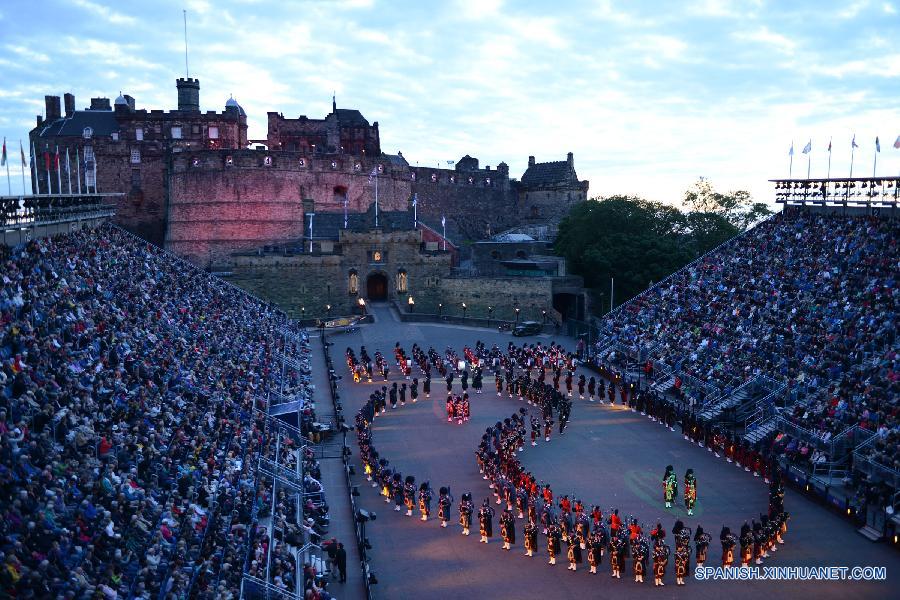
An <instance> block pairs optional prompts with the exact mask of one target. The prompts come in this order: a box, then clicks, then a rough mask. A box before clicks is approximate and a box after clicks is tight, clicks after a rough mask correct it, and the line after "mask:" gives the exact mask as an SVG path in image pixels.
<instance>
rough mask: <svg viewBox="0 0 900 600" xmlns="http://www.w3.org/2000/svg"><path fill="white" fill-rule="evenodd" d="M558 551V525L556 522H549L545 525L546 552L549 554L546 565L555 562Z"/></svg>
mask: <svg viewBox="0 0 900 600" xmlns="http://www.w3.org/2000/svg"><path fill="white" fill-rule="evenodd" d="M559 552H560V545H559V526H558V525H557V524H556V523H551V524H550V525H549V526H548V527H547V554H549V555H550V560H549V561H548V562H547V564H548V565H555V564H556V555H557V554H559Z"/></svg>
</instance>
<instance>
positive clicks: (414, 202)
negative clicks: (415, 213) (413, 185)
mask: <svg viewBox="0 0 900 600" xmlns="http://www.w3.org/2000/svg"><path fill="white" fill-rule="evenodd" d="M418 198H419V195H418V194H413V206H416V205H417V204H418Z"/></svg>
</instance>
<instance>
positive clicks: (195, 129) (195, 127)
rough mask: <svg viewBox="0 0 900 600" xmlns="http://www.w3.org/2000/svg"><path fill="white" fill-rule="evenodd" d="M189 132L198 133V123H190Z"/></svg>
mask: <svg viewBox="0 0 900 600" xmlns="http://www.w3.org/2000/svg"><path fill="white" fill-rule="evenodd" d="M191 133H192V134H194V135H200V125H199V124H194V125H191Z"/></svg>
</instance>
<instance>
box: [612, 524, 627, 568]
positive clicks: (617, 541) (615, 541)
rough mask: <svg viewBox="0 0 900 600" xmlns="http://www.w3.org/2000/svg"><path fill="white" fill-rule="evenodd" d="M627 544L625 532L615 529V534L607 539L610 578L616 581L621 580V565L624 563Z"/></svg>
mask: <svg viewBox="0 0 900 600" xmlns="http://www.w3.org/2000/svg"><path fill="white" fill-rule="evenodd" d="M627 543H628V542H627V541H626V537H625V530H624V529H622V528H619V529H616V533H615V534H612V533H611V535H610V539H609V565H610V567H611V569H612V576H613V577H615V578H616V579H621V578H622V565H623V563H624V562H625V547H626V544H627Z"/></svg>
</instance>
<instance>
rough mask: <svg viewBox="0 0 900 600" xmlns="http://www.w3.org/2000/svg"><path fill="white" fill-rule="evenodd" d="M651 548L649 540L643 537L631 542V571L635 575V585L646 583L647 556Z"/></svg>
mask: <svg viewBox="0 0 900 600" xmlns="http://www.w3.org/2000/svg"><path fill="white" fill-rule="evenodd" d="M648 552H649V546H648V544H647V538H645V537H644V536H643V535H640V536H639V537H637V538H635V539H633V540H632V541H631V571H632V573H633V574H634V581H635V583H644V573H646V571H647V563H646V561H647V554H648Z"/></svg>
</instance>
